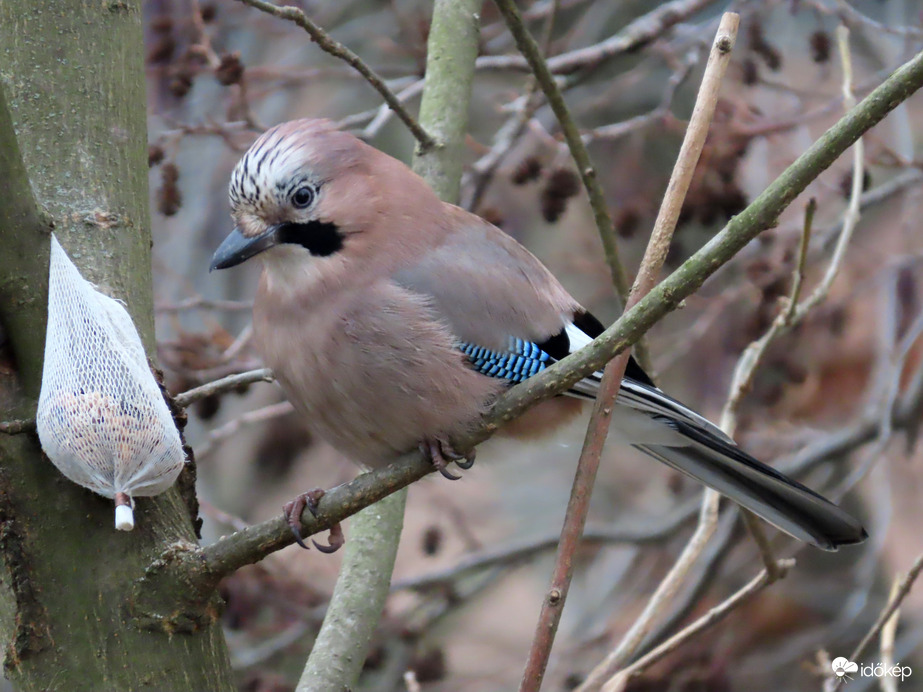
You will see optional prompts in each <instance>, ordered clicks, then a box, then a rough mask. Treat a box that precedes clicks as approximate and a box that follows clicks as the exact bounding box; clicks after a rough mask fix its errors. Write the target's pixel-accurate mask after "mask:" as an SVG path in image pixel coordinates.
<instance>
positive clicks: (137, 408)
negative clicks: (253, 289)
mask: <svg viewBox="0 0 923 692" xmlns="http://www.w3.org/2000/svg"><path fill="white" fill-rule="evenodd" d="M36 423H37V427H38V435H39V439H40V440H41V443H42V449H43V450H44V451H45V454H47V455H48V458H49V459H51V461H52V462H54V465H55V466H57V467H58V469H59V470H60V471H61V473H63V474H64V475H65V476H67V477H68V478H69V479H70V480H72V481H74V482H75V483H78V484H80V485H82V486H84V487H86V488H89V489H90V490H93V491H94V492H96V493H99V494H100V495H103V496H104V497H109V498H113V499H114V500H115V504H116V508H115V517H116V521H115V523H116V528H119V529H122V530H126V531H129V530H131V529H132V528H133V527H134V517H133V515H132V504H133V503H132V500H131V498H132V497H135V496H147V495H157V494H159V493H162V492H163V491H164V490H166V489H167V488H169V487H170V486H171V485H172V484H173V482H174V481H175V480H176V477H177V476H178V475H179V472H180V470H182V467H183V463H184V462H185V455H184V454H183V448H182V443H181V442H180V437H179V432H178V431H177V429H176V425H175V424H174V422H173V417H172V416H171V415H170V411H169V409H168V408H167V404H166V402H165V401H164V399H163V395H162V394H161V392H160V388H159V387H158V385H157V382H156V380H155V379H154V375H153V374H152V373H151V370H150V368H149V367H148V363H147V356H146V355H145V353H144V347H143V346H142V344H141V339H140V337H139V336H138V332H137V330H136V329H135V325H134V324H133V323H132V321H131V317H129V315H128V311H127V310H125V308H124V307H122V305H121V304H120V303H118V302H117V301H115V300H113V299H112V298H109V297H107V296H104V295H103V294H102V293H100V292H98V291H97V290H96V289H94V288H93V286H92V284H90V283H89V282H88V281H86V280H85V279H84V278H83V277H82V276H81V275H80V272H79V271H78V270H77V267H75V266H74V264H73V263H72V262H71V261H70V258H68V256H67V254H66V253H65V252H64V249H63V248H62V247H61V245H60V244H59V243H58V241H57V239H56V238H55V237H54V236H52V238H51V264H50V268H49V287H48V331H47V333H46V335H45V366H44V371H43V373H42V390H41V394H40V396H39V402H38V412H37V414H36Z"/></svg>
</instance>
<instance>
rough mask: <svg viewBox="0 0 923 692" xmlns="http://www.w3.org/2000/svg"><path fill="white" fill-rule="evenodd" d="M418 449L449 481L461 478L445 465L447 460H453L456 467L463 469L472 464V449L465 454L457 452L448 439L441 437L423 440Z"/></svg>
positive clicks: (447, 463) (468, 467)
mask: <svg viewBox="0 0 923 692" xmlns="http://www.w3.org/2000/svg"><path fill="white" fill-rule="evenodd" d="M420 451H421V452H422V453H423V455H424V456H425V457H426V458H427V459H429V461H430V463H431V464H432V465H433V466H435V467H436V470H437V471H439V473H441V474H442V475H443V476H445V477H446V478H448V479H449V480H450V481H457V480H459V479H461V476H456V475H455V474H454V473H452V472H451V471H449V470H448V468H447V467H448V465H449V462H452V461H454V462H455V465H456V466H458V468H460V469H465V470H467V469H470V468H471V467H472V466H474V450H473V449H472V450H470V451H468V452H466V453H465V454H459V453H458V452H456V451H455V448H454V447H452V444H451V443H450V442H449V441H448V440H446V439H444V438H441V437H432V438H427V439H425V440H423V442H421V443H420Z"/></svg>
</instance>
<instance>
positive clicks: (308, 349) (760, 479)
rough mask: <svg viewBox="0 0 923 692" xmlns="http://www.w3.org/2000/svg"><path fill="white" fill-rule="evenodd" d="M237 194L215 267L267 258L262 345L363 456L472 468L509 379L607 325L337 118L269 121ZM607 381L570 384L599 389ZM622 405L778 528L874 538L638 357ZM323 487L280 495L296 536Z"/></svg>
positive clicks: (522, 252)
mask: <svg viewBox="0 0 923 692" xmlns="http://www.w3.org/2000/svg"><path fill="white" fill-rule="evenodd" d="M228 194H229V199H230V206H231V216H232V219H233V221H234V222H235V224H236V226H235V228H234V230H233V231H232V232H231V233H230V234H229V235H228V236H227V238H226V239H225V240H224V241H223V242H222V243H221V244H220V246H219V247H218V248H217V250H216V251H215V253H214V255H213V257H212V262H211V268H210V270H216V269H227V268H229V267H233V266H236V265H239V264H241V263H243V262H245V261H247V260H249V259H251V258H258V260H259V261H261V262H262V273H261V276H260V281H259V287H258V289H257V294H256V298H255V300H254V305H253V334H254V341H255V345H256V348H257V351H258V352H259V353H260V355H261V357H262V358H263V360H264V362H265V364H266V365H267V366H268V367H270V368H271V369H272V371H273V373H274V374H275V377H276V379H277V380H278V382H279V383H280V385H281V387H282V389H283V391H284V392H285V394H286V396H287V397H288V399H289V400H290V402H291V403H292V404H293V406H294V407H295V409H296V411H297V412H298V413H299V414H300V416H301V417H302V419H303V420H304V422H305V424H306V425H307V427H308V428H309V429H310V430H311V431H313V432H314V433H316V434H317V435H318V436H319V437H321V438H323V439H325V440H326V441H327V442H329V443H330V444H331V445H332V446H333V447H335V448H336V449H338V450H339V451H340V452H342V453H343V454H344V455H346V456H347V457H350V458H351V459H352V460H353V461H355V462H357V463H359V464H360V465H363V466H366V467H370V468H374V467H380V466H383V465H386V464H388V463H390V462H391V461H393V460H394V459H395V458H396V457H398V456H400V455H402V454H404V453H407V452H409V451H412V450H414V449H420V450H421V451H423V453H424V454H425V455H426V456H427V457H428V458H429V459H430V460H431V461H432V463H433V465H434V466H435V467H436V468H437V469H439V470H440V471H442V472H443V473H444V475H446V476H447V477H450V478H453V479H454V478H457V476H455V475H454V474H451V473H449V471H448V469H447V465H448V464H449V463H451V462H452V461H455V462H456V463H457V464H458V465H459V466H460V467H462V468H467V467H468V466H470V463H471V462H472V461H473V456H472V454H471V453H470V452H469V453H467V454H459V453H458V452H457V451H456V450H455V449H454V447H453V446H452V440H453V439H456V437H457V436H458V435H460V434H462V433H464V432H465V431H466V430H469V429H470V428H472V426H474V425H476V424H477V422H478V421H479V420H480V419H481V417H482V415H483V414H484V413H485V412H486V411H487V410H488V409H489V408H490V405H491V403H492V402H493V401H494V400H495V399H496V398H497V396H498V395H499V394H500V393H502V392H503V391H505V390H506V389H508V388H509V387H511V386H513V385H515V384H517V383H520V382H522V381H524V380H526V379H528V378H529V377H532V376H534V375H535V374H537V373H538V372H541V371H542V370H544V369H545V368H546V367H548V366H549V365H551V364H552V363H555V362H556V361H558V360H560V359H562V358H564V357H565V356H567V355H569V354H571V353H573V352H575V351H576V350H578V349H580V348H583V347H584V346H586V345H587V344H588V343H590V342H591V341H592V340H593V339H594V338H595V337H597V336H599V334H601V333H602V331H603V330H604V327H603V325H602V324H601V323H600V321H599V320H598V319H596V318H595V317H594V316H593V315H592V314H591V313H589V312H588V311H587V310H586V309H584V308H583V307H582V306H581V305H580V304H579V303H578V302H577V300H575V299H574V298H573V297H572V296H571V295H570V294H569V293H568V292H567V291H566V290H565V288H564V287H563V286H562V284H561V283H560V282H559V281H558V280H557V279H556V278H555V277H554V276H553V275H552V273H551V272H550V271H549V270H548V269H547V268H546V267H545V266H544V265H543V264H542V263H541V262H540V261H539V260H538V259H537V258H536V257H535V256H534V255H533V254H532V253H530V252H529V251H528V250H527V249H526V248H525V247H523V246H522V245H521V244H520V243H518V242H517V241H516V240H515V239H513V238H512V237H511V236H509V235H508V234H506V233H504V232H503V231H501V230H500V229H499V228H497V227H496V226H494V225H492V224H491V223H489V222H488V221H486V220H484V219H482V218H480V217H479V216H477V215H475V214H473V213H470V212H468V211H466V210H464V209H461V208H460V207H458V206H455V205H452V204H448V203H446V202H443V201H442V200H441V199H440V198H439V197H438V196H437V195H436V194H435V192H434V191H433V190H432V189H431V188H430V187H429V186H428V185H427V183H426V182H425V181H424V180H423V179H422V178H421V177H420V176H418V175H416V174H415V173H414V172H413V171H412V170H411V169H410V168H409V167H408V166H406V165H405V164H404V163H402V162H401V161H398V160H397V159H395V158H393V157H391V156H389V155H387V154H385V153H383V152H381V151H379V150H378V149H376V148H374V147H372V146H371V145H369V144H366V143H365V142H363V141H361V140H360V139H358V138H357V137H355V136H353V135H352V134H350V133H348V132H345V131H343V130H340V129H338V128H337V127H336V126H335V125H334V124H332V123H331V122H329V121H327V120H320V119H300V120H292V121H288V122H284V123H281V124H279V125H276V126H275V127H272V128H271V129H269V130H267V131H266V132H265V133H264V134H262V135H261V136H260V137H259V138H258V139H257V140H256V141H255V142H254V143H253V145H252V146H251V147H250V149H249V150H248V151H247V152H246V153H245V154H244V155H243V157H242V158H241V159H240V161H239V162H238V163H237V165H236V167H235V168H234V170H233V172H232V174H231V180H230V184H229V188H228ZM600 378H601V373H595V374H593V375H590V376H588V377H586V378H584V379H583V380H581V381H579V382H577V383H576V384H575V385H573V387H572V388H571V389H570V390H569V391H567V392H566V393H565V395H564V396H565V397H570V398H571V399H572V400H584V401H585V400H592V399H594V398H595V396H596V393H597V391H598V389H599V384H600ZM563 408H566V407H563ZM615 408H616V413H615V414H614V415H613V423H612V425H613V427H614V428H615V430H616V431H617V433H619V435H620V436H621V437H622V438H623V440H624V441H625V442H627V443H628V444H630V445H632V446H634V447H635V448H637V449H638V450H640V451H641V452H644V453H646V454H647V455H649V456H651V457H654V458H655V459H658V460H659V461H661V462H663V463H665V464H667V465H668V466H670V467H672V468H674V469H676V470H678V471H680V472H682V473H684V474H686V475H688V476H691V477H692V478H694V479H695V480H697V481H699V482H700V483H703V484H704V485H706V486H709V487H711V488H714V489H715V490H717V491H718V492H720V493H721V494H723V495H725V496H726V497H728V498H730V499H731V500H733V501H734V502H736V503H738V504H739V505H741V506H742V507H744V508H746V509H748V510H750V511H751V512H753V513H755V514H756V515H758V516H759V517H761V518H762V519H764V520H765V521H767V522H769V523H770V524H772V525H774V526H775V527H777V528H778V529H780V530H781V531H783V532H785V533H787V534H789V535H791V536H793V537H795V538H797V539H800V540H801V541H805V542H807V543H809V544H812V545H814V546H817V547H819V548H821V549H824V550H836V549H837V548H838V547H839V546H842V545H850V544H855V543H859V542H861V541H863V540H864V539H865V538H866V537H867V534H866V531H865V529H864V528H863V527H862V525H861V524H860V523H859V522H858V521H857V520H856V519H854V518H853V517H852V516H850V515H849V514H847V513H846V512H845V511H843V510H842V509H840V508H839V507H837V506H836V505H835V504H833V503H832V502H830V501H828V500H827V499H825V498H824V497H822V496H821V495H819V494H817V493H815V492H814V491H812V490H810V489H809V488H807V487H805V486H804V485H802V484H800V483H798V482H797V481H795V480H793V479H790V478H788V477H786V476H785V475H783V474H781V473H780V472H778V471H776V470H775V469H773V468H772V467H770V466H768V465H766V464H764V463H762V462H760V461H758V460H757V459H755V458H754V457H752V456H750V455H749V454H747V453H746V452H744V451H743V450H742V449H741V448H740V447H739V446H738V445H737V444H736V443H735V442H734V440H733V439H731V438H730V437H729V436H728V435H726V434H725V433H724V432H723V431H722V430H721V429H720V428H719V427H718V426H716V425H714V424H713V423H711V422H710V421H708V420H707V419H706V418H704V417H703V416H701V415H699V414H698V413H696V412H695V411H693V410H692V409H691V408H689V407H687V406H686V405H684V404H682V403H680V402H679V401H677V400H676V399H674V398H672V397H671V396H669V395H668V394H666V393H664V392H663V391H662V390H661V389H659V388H658V387H657V386H656V385H655V384H654V382H653V381H652V380H651V378H650V377H649V376H648V375H647V374H646V373H645V372H644V370H643V369H642V368H641V367H640V366H639V364H638V363H637V362H636V361H635V360H634V358H631V359H629V361H628V366H627V369H626V373H625V376H624V378H623V380H622V382H621V385H620V390H619V393H618V397H617V399H616V407H615ZM561 415H562V416H563V415H565V414H564V413H563V412H562V414H561ZM318 498H319V496H318V495H317V494H315V495H314V496H313V497H307V498H303V499H301V500H300V501H299V502H297V503H296V504H294V505H293V504H292V503H290V504H289V505H287V509H286V517H287V519H288V520H289V524H290V525H291V526H292V529H293V531H294V532H295V535H296V538H297V539H298V542H299V543H300V544H302V545H303V543H302V542H301V540H300V537H299V535H300V534H299V523H298V522H299V521H300V520H299V517H300V516H301V510H303V509H304V506H305V503H307V506H308V507H309V508H311V509H312V511H313V509H314V508H315V507H316V503H317V500H318ZM332 546H333V541H331V546H329V547H332ZM333 549H335V548H333Z"/></svg>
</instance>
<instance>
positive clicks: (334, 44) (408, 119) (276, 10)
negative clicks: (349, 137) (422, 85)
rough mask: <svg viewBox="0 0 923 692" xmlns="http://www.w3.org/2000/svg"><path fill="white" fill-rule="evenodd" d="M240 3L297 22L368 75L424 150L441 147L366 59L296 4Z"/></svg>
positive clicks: (262, 0)
mask: <svg viewBox="0 0 923 692" xmlns="http://www.w3.org/2000/svg"><path fill="white" fill-rule="evenodd" d="M239 2H242V3H244V4H245V5H250V7H254V8H256V9H258V10H260V11H261V12H265V13H266V14H271V15H272V16H273V17H279V18H280V19H287V20H288V21H290V22H294V23H295V24H297V25H298V26H300V27H301V28H302V29H304V30H305V31H306V32H308V35H309V36H310V37H311V40H312V41H314V43H316V44H317V45H318V46H319V47H320V49H321V50H323V51H324V52H326V53H329V54H330V55H332V56H333V57H335V58H339V59H340V60H343V61H344V62H346V64H348V65H349V66H350V67H352V68H353V69H354V70H356V72H358V73H359V74H361V75H362V76H363V77H365V80H366V81H367V82H368V83H369V84H371V85H372V87H373V88H374V89H375V91H377V92H378V93H379V94H381V97H382V98H383V99H384V100H385V102H386V103H387V104H388V105H389V106H390V107H391V110H393V111H394V112H395V114H397V117H399V118H400V119H401V120H402V121H403V123H404V124H405V125H406V126H407V129H408V130H410V131H411V132H412V133H413V136H414V137H416V139H417V141H418V142H419V143H420V147H421V148H422V149H423V150H428V149H431V148H433V147H435V146H438V142H436V140H434V139H433V138H432V137H431V136H430V135H429V134H428V133H427V132H426V130H424V129H423V128H422V127H421V126H420V123H418V122H417V121H416V120H414V118H413V116H412V115H410V112H409V111H408V110H407V109H406V108H404V104H403V103H401V100H400V99H399V98H398V97H397V96H395V95H394V92H392V91H391V90H390V89H389V88H388V85H387V84H385V82H384V80H383V79H382V78H381V77H379V76H378V74H376V72H375V70H373V69H372V68H371V67H369V66H368V65H367V64H366V63H365V61H364V60H363V59H362V58H360V57H359V56H358V55H356V54H355V53H353V52H352V51H351V50H350V49H349V48H347V47H346V46H344V45H343V44H342V43H340V42H339V41H335V40H334V39H333V38H331V37H330V35H329V34H327V32H326V31H324V30H323V29H321V28H320V27H319V26H317V24H315V23H314V22H312V21H311V20H310V19H309V18H308V15H306V14H305V13H304V12H302V11H301V10H299V9H298V8H297V7H291V6H288V5H287V6H285V7H279V6H278V5H274V4H272V3H271V2H265V0H239Z"/></svg>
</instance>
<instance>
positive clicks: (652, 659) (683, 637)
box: [602, 560, 795, 692]
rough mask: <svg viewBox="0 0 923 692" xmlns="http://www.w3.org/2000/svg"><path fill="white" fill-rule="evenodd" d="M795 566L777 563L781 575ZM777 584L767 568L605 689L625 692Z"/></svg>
mask: <svg viewBox="0 0 923 692" xmlns="http://www.w3.org/2000/svg"><path fill="white" fill-rule="evenodd" d="M794 564H795V561H794V560H779V562H778V563H776V567H777V573H779V574H782V575H784V574H785V573H786V572H787V571H788V570H790V569H791V568H792V567H793V566H794ZM773 581H775V580H774V579H773V578H772V577H771V576H770V574H769V572H768V571H767V570H765V569H764V570H763V571H762V572H760V573H759V574H758V575H757V576H756V577H755V578H754V579H753V580H752V581H750V583H748V584H747V585H746V586H744V587H743V588H742V589H740V590H739V591H737V593H735V594H734V595H733V596H731V597H730V598H728V599H727V600H725V601H723V602H722V603H720V604H719V605H716V606H715V607H714V608H712V609H711V610H709V611H708V612H707V613H706V614H705V615H703V616H702V617H700V618H699V619H698V620H696V621H695V622H693V623H691V624H690V625H689V626H688V627H685V628H683V629H682V630H680V631H679V632H677V633H676V634H674V635H673V636H672V637H670V638H669V639H668V640H667V641H665V642H664V643H663V644H661V645H660V646H658V647H657V648H656V649H654V650H653V651H651V652H650V653H648V654H646V655H644V656H642V657H641V658H639V659H638V660H637V661H635V662H634V663H632V664H631V665H630V666H628V667H627V668H625V669H624V670H622V671H621V672H619V673H618V674H617V675H616V676H615V677H613V678H612V679H611V680H609V681H608V682H607V683H606V685H605V686H604V687H603V688H602V690H603V692H622V690H624V689H625V687H626V685H627V684H628V682H629V681H630V680H631V678H633V677H635V676H636V675H639V674H640V673H641V672H643V671H644V670H647V669H648V668H650V667H651V666H652V665H654V664H655V663H656V662H657V661H659V660H661V659H662V658H663V657H664V656H666V655H668V654H669V653H671V652H673V651H675V650H676V649H678V648H679V647H680V646H681V645H682V644H683V643H684V642H686V641H687V640H689V639H691V638H692V637H694V636H696V635H697V634H699V633H700V632H703V631H704V630H706V629H708V628H709V627H711V626H712V625H714V624H717V623H719V622H721V621H722V620H723V619H724V618H725V617H727V616H728V615H729V614H730V613H732V612H733V611H734V610H736V609H737V608H739V607H740V606H741V605H743V604H744V603H746V602H747V601H749V600H750V599H751V598H753V597H754V596H755V595H756V594H758V593H759V592H760V591H762V590H763V589H765V588H766V587H767V586H769V585H770V584H772V583H773Z"/></svg>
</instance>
